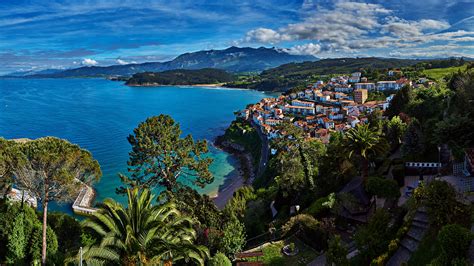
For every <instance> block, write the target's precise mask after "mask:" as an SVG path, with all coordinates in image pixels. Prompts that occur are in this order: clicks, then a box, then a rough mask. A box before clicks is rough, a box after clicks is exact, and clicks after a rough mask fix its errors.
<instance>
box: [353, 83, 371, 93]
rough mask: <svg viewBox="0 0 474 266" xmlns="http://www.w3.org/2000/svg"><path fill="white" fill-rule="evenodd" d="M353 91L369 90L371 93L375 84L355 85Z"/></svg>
mask: <svg viewBox="0 0 474 266" xmlns="http://www.w3.org/2000/svg"><path fill="white" fill-rule="evenodd" d="M355 89H356V90H359V89H366V90H369V91H373V90H375V84H374V83H356V84H355Z"/></svg>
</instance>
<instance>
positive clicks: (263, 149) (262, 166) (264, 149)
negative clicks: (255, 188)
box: [250, 121, 270, 183]
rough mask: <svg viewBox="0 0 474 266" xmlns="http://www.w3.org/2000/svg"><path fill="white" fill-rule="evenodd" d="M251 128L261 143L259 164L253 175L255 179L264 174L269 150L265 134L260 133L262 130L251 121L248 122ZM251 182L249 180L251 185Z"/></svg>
mask: <svg viewBox="0 0 474 266" xmlns="http://www.w3.org/2000/svg"><path fill="white" fill-rule="evenodd" d="M250 123H251V124H252V126H253V127H254V128H255V130H256V131H257V133H258V136H259V137H260V140H261V142H262V147H261V153H260V163H259V165H258V169H257V171H256V173H255V177H259V176H260V175H262V174H263V172H265V169H266V168H267V163H268V158H269V154H270V152H269V150H270V145H269V142H268V138H267V136H266V135H265V134H263V132H262V128H261V127H260V126H259V125H257V124H255V123H254V122H253V121H251V122H250ZM252 182H253V180H250V183H252Z"/></svg>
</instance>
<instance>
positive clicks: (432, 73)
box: [423, 65, 467, 80]
mask: <svg viewBox="0 0 474 266" xmlns="http://www.w3.org/2000/svg"><path fill="white" fill-rule="evenodd" d="M466 67H467V65H464V66H459V67H448V68H433V69H426V70H424V71H423V73H424V74H425V75H426V76H427V77H429V78H431V79H434V80H440V79H442V78H444V77H445V76H446V75H448V74H451V73H454V72H458V71H459V70H461V71H464V70H466Z"/></svg>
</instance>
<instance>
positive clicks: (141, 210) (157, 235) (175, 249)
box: [83, 188, 209, 265]
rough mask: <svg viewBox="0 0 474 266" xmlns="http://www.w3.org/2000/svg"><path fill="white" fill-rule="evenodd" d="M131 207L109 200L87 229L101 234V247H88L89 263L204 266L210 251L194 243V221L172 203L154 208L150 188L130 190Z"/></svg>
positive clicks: (88, 224) (93, 217)
mask: <svg viewBox="0 0 474 266" xmlns="http://www.w3.org/2000/svg"><path fill="white" fill-rule="evenodd" d="M127 196H128V206H127V207H124V206H122V205H120V204H119V203H117V202H115V201H114V200H111V199H107V200H105V201H104V202H103V203H102V204H101V205H100V209H99V211H98V212H95V213H94V214H93V215H92V217H90V218H89V219H87V220H86V221H84V227H86V228H90V229H92V230H93V231H94V232H95V233H96V234H97V235H99V243H98V244H97V245H91V246H87V247H86V248H85V251H84V257H83V259H84V260H85V261H86V262H87V263H88V264H89V263H90V264H97V263H114V264H121V265H137V264H145V265H146V264H150V265H154V264H160V263H163V262H173V261H179V260H184V261H186V262H187V263H190V262H195V263H198V264H200V265H203V264H204V262H205V261H206V259H207V257H208V255H209V254H208V250H207V248H205V247H203V246H198V245H195V244H194V241H195V239H196V232H195V231H194V229H193V227H192V226H193V221H192V219H190V218H188V217H186V216H183V215H181V214H180V213H179V211H178V210H177V209H176V207H175V205H174V204H173V203H172V202H167V203H165V204H158V205H152V201H153V200H154V197H153V196H152V195H151V192H150V191H149V190H147V189H144V190H139V189H138V188H134V189H133V190H130V189H129V190H127Z"/></svg>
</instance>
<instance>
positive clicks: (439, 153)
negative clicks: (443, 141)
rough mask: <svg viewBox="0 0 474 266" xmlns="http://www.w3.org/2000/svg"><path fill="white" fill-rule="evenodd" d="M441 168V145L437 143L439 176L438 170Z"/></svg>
mask: <svg viewBox="0 0 474 266" xmlns="http://www.w3.org/2000/svg"><path fill="white" fill-rule="evenodd" d="M440 168H441V145H438V176H441V175H440V173H439V171H440Z"/></svg>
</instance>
